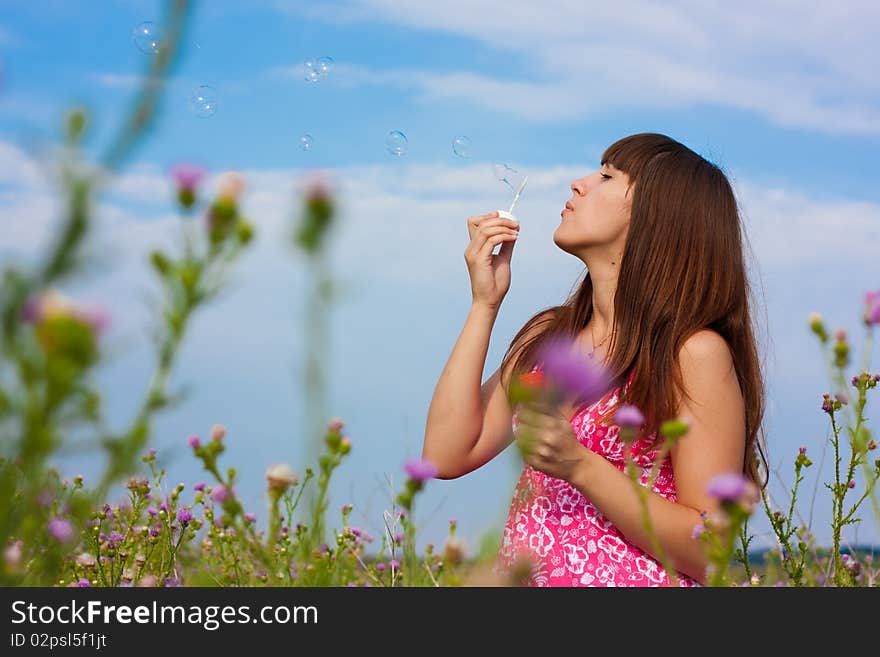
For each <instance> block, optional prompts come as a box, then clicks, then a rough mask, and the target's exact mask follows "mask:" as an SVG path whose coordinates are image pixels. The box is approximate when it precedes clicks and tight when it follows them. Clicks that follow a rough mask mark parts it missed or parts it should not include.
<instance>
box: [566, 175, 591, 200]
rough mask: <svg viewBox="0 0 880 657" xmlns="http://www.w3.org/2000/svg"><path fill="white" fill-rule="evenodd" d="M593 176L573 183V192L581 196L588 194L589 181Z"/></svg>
mask: <svg viewBox="0 0 880 657" xmlns="http://www.w3.org/2000/svg"><path fill="white" fill-rule="evenodd" d="M591 177H592V176H584V177H583V178H578V179H577V180H575V181H574V182H573V183H571V191H572V192H574V193H575V194H577V195H579V196H583V195H584V194H586V193H587V189H589V179H590V178H591Z"/></svg>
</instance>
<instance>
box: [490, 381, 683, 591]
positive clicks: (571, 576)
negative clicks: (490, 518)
mask: <svg viewBox="0 0 880 657" xmlns="http://www.w3.org/2000/svg"><path fill="white" fill-rule="evenodd" d="M537 369H538V366H537V365H536V366H535V367H534V368H533V369H532V371H533V372H534V371H535V370H537ZM633 373H634V372H633ZM633 373H631V374H630V376H629V380H628V381H627V382H626V384H625V386H624V390H626V388H627V387H628V386H629V385H630V384H631V383H632V378H633ZM619 391H620V387H617V388H615V389H614V390H611V391H609V392H608V393H607V394H606V395H605V396H604V397H602V398H601V399H599V400H598V401H596V402H595V403H593V404H592V405H591V406H589V407H587V408H585V409H583V410H582V411H581V412H580V413H578V414H577V415H575V416H574V417H573V418H572V419H571V425H572V428H573V429H574V432H575V435H576V436H577V438H578V440H579V441H580V442H581V444H583V445H584V446H585V447H587V448H588V449H590V450H592V451H594V452H596V453H597V454H601V455H602V456H604V457H605V458H606V459H607V460H608V461H609V462H611V463H613V464H614V465H615V466H616V467H617V468H618V469H619V470H621V471H624V468H625V465H626V462H625V460H624V452H623V449H624V443H623V442H622V441H621V440H620V439H619V437H618V427H617V426H615V425H612V426H609V427H605V426H602V425H600V424H599V419H600V418H601V417H602V416H603V415H604V414H606V413H607V412H608V411H609V410H610V409H611V408H612V406H613V405H614V403H615V402H616V401H617V398H618V392H619ZM517 426H518V423H517V413H516V412H514V415H513V430H514V431H516V428H517ZM655 436H656V433H655V434H652V435H651V436H647V437H646V438H643V439H641V440H639V441H636V442H635V443H634V444H633V447H632V451H633V460H634V462H635V463H636V465H637V466H638V468H639V471H640V480H641V483H642V485H647V482H648V479H649V477H650V473H651V465H652V464H653V462H654V459H655V458H656V456H657V452H658V451H659V447H654V448H652V449H651V450H649V451H647V452H646V453H644V454H641V455H640V454H638V452H639V451H640V450H643V449H644V448H645V447H646V445H645V442H648V443H650V442H651V441H652V439H653V438H654V437H655ZM652 490H653V491H654V492H655V493H659V494H660V495H662V496H663V497H665V498H666V499H668V500H672V501H673V502H675V501H676V495H675V480H674V477H673V473H672V460H671V458H670V457H669V455H667V457H666V460H665V461H664V463H663V465H662V467H661V469H660V473H659V474H658V476H657V480H656V481H655V483H654V487H653V489H652ZM523 555H525V556H527V557H529V558H530V559H531V560H532V562H533V564H534V565H535V570H534V571H533V575H532V579H531V581H530V585H532V586H671V585H672V581H671V580H670V578H669V577H668V576H667V574H666V571H665V570H663V567H662V566H661V565H660V564H659V562H658V561H656V560H655V559H654V558H653V557H651V556H650V555H648V554H646V553H645V552H644V551H642V550H641V549H639V548H638V547H636V546H635V545H632V544H631V543H629V542H628V541H627V540H626V538H625V537H624V536H623V535H622V534H621V533H620V532H619V531H618V530H617V528H616V527H615V526H614V525H612V524H611V522H610V521H609V520H608V519H607V518H606V517H605V516H604V515H602V513H601V512H600V511H599V510H598V509H597V508H596V507H595V506H593V505H592V504H591V503H590V501H589V500H587V499H586V498H585V497H584V496H583V495H582V494H581V492H580V491H579V490H577V488H575V487H574V486H573V485H571V484H570V483H568V482H567V481H564V480H562V479H557V478H555V477H551V476H549V475H546V474H544V473H543V472H540V471H539V470H535V469H534V468H532V467H531V466H529V465H526V466H525V467H524V468H523V471H522V475H521V476H520V478H519V481H518V482H517V484H516V488H515V490H514V494H513V500H512V502H511V505H510V511H509V513H508V516H507V523H506V525H505V527H504V535H503V538H502V543H501V549H500V550H499V553H498V558H497V559H496V563H495V572H496V573H497V574H499V575H503V574H504V573H505V572H507V571H508V570H509V569H510V568H511V566H513V564H514V563H515V562H516V561H517V559H518V557H520V556H523ZM676 575H677V576H678V578H679V586H691V587H695V586H700V584H699V583H698V582H697V581H695V580H694V579H692V578H690V577H688V576H686V575H682V574H680V573H676Z"/></svg>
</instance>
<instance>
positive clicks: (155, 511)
mask: <svg viewBox="0 0 880 657" xmlns="http://www.w3.org/2000/svg"><path fill="white" fill-rule="evenodd" d="M147 513H148V514H149V515H151V516H153V517H154V518H155V517H156V516H157V515H159V511H158V509H156V507H154V506H151V507H150V508H149V509H147Z"/></svg>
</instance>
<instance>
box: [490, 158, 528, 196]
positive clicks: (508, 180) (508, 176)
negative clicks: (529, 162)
mask: <svg viewBox="0 0 880 657" xmlns="http://www.w3.org/2000/svg"><path fill="white" fill-rule="evenodd" d="M492 169H493V171H494V172H495V178H497V179H498V180H500V181H501V182H503V183H504V184H506V185H507V186H508V187H510V189H511V190H513V192H514V193H516V192H517V191H518V190H519V186H520V184H521V183H522V181H523V178H524V176H523V174H521V173H520V172H519V171H517V170H516V169H514V168H512V167H509V166H507V165H506V164H496V165H494V166H493V167H492Z"/></svg>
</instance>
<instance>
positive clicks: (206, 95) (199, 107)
mask: <svg viewBox="0 0 880 657" xmlns="http://www.w3.org/2000/svg"><path fill="white" fill-rule="evenodd" d="M189 106H190V109H191V110H192V111H193V113H194V114H195V115H196V116H199V117H202V118H205V117H208V116H213V115H214V113H215V112H216V111H217V90H216V89H214V87H208V86H201V87H198V88H197V89H196V90H195V91H193V94H192V96H191V97H190V99H189Z"/></svg>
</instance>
